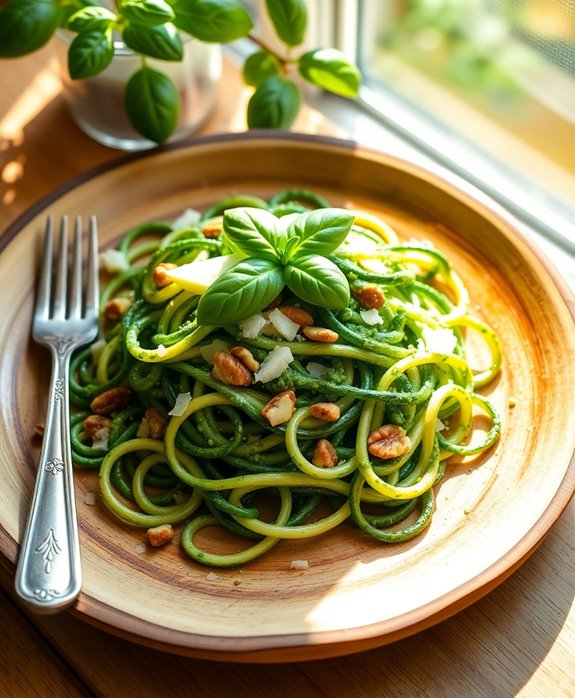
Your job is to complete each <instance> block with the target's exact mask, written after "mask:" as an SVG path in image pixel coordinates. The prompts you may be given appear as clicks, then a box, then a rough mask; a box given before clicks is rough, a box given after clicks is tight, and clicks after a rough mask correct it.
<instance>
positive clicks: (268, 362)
mask: <svg viewBox="0 0 575 698" xmlns="http://www.w3.org/2000/svg"><path fill="white" fill-rule="evenodd" d="M292 361H293V354H292V353H291V350H290V349H289V348H288V347H274V348H273V349H272V351H270V353H269V354H268V355H267V356H266V358H265V359H264V360H263V362H262V365H261V366H260V370H259V371H257V372H256V373H255V374H254V381H261V382H262V383H267V382H268V381H273V380H274V379H275V378H279V377H280V376H281V374H282V373H283V372H284V371H285V370H286V368H287V367H288V365H289V364H290V363H291V362H292Z"/></svg>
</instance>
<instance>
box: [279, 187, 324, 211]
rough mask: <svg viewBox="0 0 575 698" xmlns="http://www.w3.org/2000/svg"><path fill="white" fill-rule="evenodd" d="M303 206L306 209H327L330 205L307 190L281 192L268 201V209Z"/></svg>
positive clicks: (295, 189) (321, 197)
mask: <svg viewBox="0 0 575 698" xmlns="http://www.w3.org/2000/svg"><path fill="white" fill-rule="evenodd" d="M292 203H298V204H304V205H306V206H307V207H308V208H329V206H330V204H329V202H328V200H327V199H325V198H324V197H323V196H320V195H319V194H316V193H315V192H313V191H310V190H309V189H297V188H294V189H287V190H286V191H282V192H280V193H279V194H276V195H275V196H272V198H271V199H270V202H269V205H270V207H272V208H273V207H274V206H279V205H282V204H292Z"/></svg>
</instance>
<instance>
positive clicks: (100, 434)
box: [92, 427, 110, 451]
mask: <svg viewBox="0 0 575 698" xmlns="http://www.w3.org/2000/svg"><path fill="white" fill-rule="evenodd" d="M109 434H110V429H109V428H108V427H102V428H101V429H98V431H97V432H96V433H95V434H94V436H93V438H92V448H97V449H101V450H102V451H107V450H108V436H109Z"/></svg>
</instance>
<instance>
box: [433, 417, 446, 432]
mask: <svg viewBox="0 0 575 698" xmlns="http://www.w3.org/2000/svg"><path fill="white" fill-rule="evenodd" d="M444 429H445V424H444V423H443V422H442V421H441V419H439V417H438V418H437V419H436V420H435V431H443V430H444Z"/></svg>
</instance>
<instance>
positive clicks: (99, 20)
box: [66, 6, 116, 33]
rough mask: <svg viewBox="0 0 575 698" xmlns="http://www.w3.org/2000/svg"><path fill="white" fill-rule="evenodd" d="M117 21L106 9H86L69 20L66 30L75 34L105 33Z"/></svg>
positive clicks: (75, 13)
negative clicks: (85, 32) (88, 32)
mask: <svg viewBox="0 0 575 698" xmlns="http://www.w3.org/2000/svg"><path fill="white" fill-rule="evenodd" d="M115 21H116V15H115V14H114V13H113V12H110V10H107V9H106V8H105V7H95V6H89V7H84V8H82V9H81V10H78V12H74V14H73V15H72V16H71V17H69V18H68V21H67V22H66V28H67V29H70V31H73V32H77V33H80V32H84V31H92V30H95V31H105V30H106V29H107V28H108V27H109V26H110V24H112V22H115Z"/></svg>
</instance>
